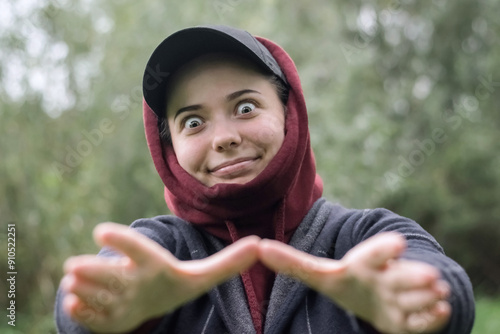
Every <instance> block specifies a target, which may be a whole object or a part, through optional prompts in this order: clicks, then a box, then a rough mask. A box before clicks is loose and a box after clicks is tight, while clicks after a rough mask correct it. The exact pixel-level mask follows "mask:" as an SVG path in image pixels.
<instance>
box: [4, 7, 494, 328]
mask: <svg viewBox="0 0 500 334" xmlns="http://www.w3.org/2000/svg"><path fill="white" fill-rule="evenodd" d="M499 5H500V2H499V1H497V0H434V1H431V0H429V1H418V0H390V1H372V0H363V1H361V0H358V1H349V0H316V1H306V0H198V1H174V0H170V1H167V0H164V1H136V0H120V1H117V0H114V1H113V0H111V1H97V0H81V1H72V0H45V1H40V0H0V131H1V140H0V222H1V231H0V237H1V245H2V251H1V253H0V273H1V274H0V276H1V280H0V291H1V295H0V306H1V307H0V309H2V310H3V311H2V312H0V313H1V314H0V315H1V316H0V319H1V323H0V332H2V333H23V334H24V333H55V329H54V325H53V319H52V312H53V303H54V296H55V292H56V289H57V286H58V284H59V280H60V278H61V276H62V269H61V268H62V264H63V261H64V260H65V259H66V258H67V257H69V256H71V255H76V254H81V253H95V252H97V251H98V248H97V247H96V246H95V245H94V243H93V241H92V236H91V233H92V229H93V227H94V226H95V225H96V224H98V223H100V222H103V221H115V222H119V223H123V224H130V223H131V222H132V221H134V220H135V219H137V218H140V217H148V216H155V215H158V214H165V213H168V209H167V207H166V205H165V203H164V200H163V190H162V184H161V181H160V179H159V177H158V176H157V174H156V172H155V170H154V167H153V165H152V162H151V161H150V157H149V152H148V150H147V147H146V142H145V139H144V135H143V127H142V115H141V102H142V91H141V82H142V75H143V70H144V67H145V64H146V61H147V59H148V57H149V55H150V54H151V52H152V51H153V49H154V48H155V47H156V46H157V44H159V42H160V41H162V40H163V39H164V38H165V37H166V36H167V35H169V34H170V33H172V32H174V31H176V30H178V29H180V28H183V27H187V26H192V25H198V24H205V23H221V24H229V25H234V26H237V27H240V28H243V29H246V30H248V31H250V32H251V33H253V34H256V35H261V36H265V37H267V38H270V39H271V40H274V41H276V42H277V43H279V44H280V45H282V46H283V47H284V48H285V49H286V50H287V51H288V52H289V53H290V55H291V56H292V58H293V59H294V60H295V62H296V65H297V67H298V70H299V72H300V75H301V78H302V82H303V88H304V91H305V95H306V102H307V105H308V110H309V115H310V131H311V137H312V144H313V148H314V150H315V152H316V158H317V165H318V171H319V173H320V174H321V176H322V177H323V180H324V183H325V192H324V195H325V196H326V197H327V198H328V199H330V200H332V201H336V202H340V203H341V204H343V205H344V206H347V207H355V208H365V207H387V208H389V209H391V210H393V211H395V212H397V213H399V214H401V215H404V216H408V217H411V218H413V219H415V220H416V221H417V222H419V223H421V224H422V225H423V226H424V227H425V228H426V229H428V230H429V231H430V232H431V233H432V234H433V235H434V236H435V237H436V238H437V240H438V241H439V242H440V243H441V244H442V245H443V246H444V248H445V250H446V252H447V254H448V255H449V256H451V257H452V258H454V259H456V260H457V261H458V262H459V263H460V264H461V265H463V266H464V267H465V268H466V270H467V272H468V273H469V275H470V277H471V279H472V281H473V284H474V288H475V293H476V296H477V301H478V305H477V306H478V309H477V322H476V327H475V331H474V333H477V334H485V333H486V334H487V333H498V330H499V329H500V317H499V314H500V242H499V240H500V205H499V203H500V131H499V130H500V117H499V115H498V106H499V105H500V70H499V69H500V35H499V34H500V21H499V20H498V13H499V9H500V6H499ZM9 223H14V224H16V237H17V244H16V245H17V255H16V269H17V272H18V275H17V282H16V284H17V287H16V311H17V317H16V327H15V328H12V327H10V326H8V325H7V320H8V319H7V318H6V316H5V314H6V309H5V308H6V303H7V294H6V292H5V291H6V288H7V286H6V279H5V274H6V272H7V271H9V270H8V268H7V251H6V244H7V242H6V241H7V240H6V239H7V238H6V234H7V224H9ZM4 245H5V246H4ZM4 313H5V314H4Z"/></svg>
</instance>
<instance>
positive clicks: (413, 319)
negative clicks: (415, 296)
mask: <svg viewBox="0 0 500 334" xmlns="http://www.w3.org/2000/svg"><path fill="white" fill-rule="evenodd" d="M450 315H451V305H450V304H449V303H448V302H445V301H440V302H438V303H436V305H435V306H434V307H432V308H431V309H430V310H428V311H423V312H418V313H412V314H410V315H409V316H408V318H407V329H408V331H409V332H412V333H424V332H425V333H429V332H432V333H434V332H437V331H439V330H441V329H443V328H444V326H446V324H447V323H448V321H449V319H450Z"/></svg>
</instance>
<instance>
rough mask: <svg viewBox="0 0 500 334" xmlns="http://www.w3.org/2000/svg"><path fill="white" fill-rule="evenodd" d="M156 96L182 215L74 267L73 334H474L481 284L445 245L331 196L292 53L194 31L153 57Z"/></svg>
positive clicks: (102, 231)
mask: <svg viewBox="0 0 500 334" xmlns="http://www.w3.org/2000/svg"><path fill="white" fill-rule="evenodd" d="M143 91H144V98H145V101H144V121H145V130H146V137H147V141H148V146H149V149H150V151H151V155H152V158H153V161H154V163H155V166H156V169H157V171H158V173H159V175H160V177H161V179H162V181H163V183H164V185H165V199H166V202H167V204H168V206H169V208H170V209H171V210H172V212H173V213H174V214H175V216H159V217H155V218H152V219H141V220H138V221H136V222H134V223H133V224H132V225H131V227H132V228H131V229H129V228H126V227H124V226H120V225H117V224H110V223H108V224H102V225H100V226H98V227H97V228H96V230H95V238H96V241H97V242H98V243H99V244H100V245H102V246H105V248H104V249H103V251H101V256H99V257H96V256H92V255H83V256H79V257H74V258H71V259H69V260H68V261H67V262H66V264H65V272H66V275H65V277H64V278H63V281H62V283H61V289H60V292H59V294H58V300H57V305H56V320H57V325H58V328H59V329H60V330H61V331H62V332H71V333H87V332H88V331H89V330H92V331H93V332H97V333H101V332H102V333H104V332H113V333H123V332H134V331H135V332H144V333H226V332H229V333H331V332H339V333H363V332H377V331H380V332H384V333H432V332H437V331H442V332H443V333H453V334H456V333H469V332H470V330H471V328H472V323H473V319H474V302H473V295H472V288H471V285H470V281H469V279H468V277H467V275H466V274H465V272H464V271H463V269H462V268H461V267H460V266H459V265H457V264H456V263H455V262H454V261H453V260H451V259H449V258H448V257H446V256H445V255H444V253H443V251H442V249H441V247H440V246H439V244H438V243H437V242H436V241H435V240H434V238H433V237H432V236H430V235H429V234H428V233H427V232H425V231H424V230H423V229H422V228H421V227H420V226H419V225H418V224H416V223H415V222H413V221H411V220H409V219H407V218H404V217H400V216H398V215H396V214H394V213H392V212H390V211H387V210H384V209H375V210H348V209H345V208H343V207H341V206H339V205H333V204H331V203H328V202H327V201H325V200H324V199H322V198H321V193H322V182H321V179H320V177H319V176H318V175H317V174H316V170H315V163H314V156H313V153H312V151H311V147H310V141H309V132H308V126H307V111H306V106H305V102H304V97H303V95H302V89H301V86H300V80H299V77H298V74H297V70H296V68H295V66H294V64H293V61H292V60H291V59H290V58H289V56H288V55H287V54H286V52H285V51H284V50H283V49H281V48H280V47H279V46H277V45H276V44H274V43H273V42H271V41H269V40H266V39H264V38H258V37H257V38H256V37H254V36H252V35H250V34H249V33H247V32H244V31H241V30H239V29H234V28H231V27H225V26H207V27H194V28H188V29H184V30H181V31H179V32H177V33H174V34H173V35H171V36H169V37H168V38H167V39H166V40H164V41H163V42H162V43H161V44H160V45H159V46H158V47H157V49H156V50H155V51H154V52H153V54H152V56H151V58H150V60H149V62H148V64H147V66H146V71H145V74H144V81H143ZM263 239H265V240H263ZM190 260H191V261H190ZM275 272H278V273H279V274H278V275H276V274H275ZM238 273H239V274H240V275H238Z"/></svg>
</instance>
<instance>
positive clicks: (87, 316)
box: [62, 293, 108, 326]
mask: <svg viewBox="0 0 500 334" xmlns="http://www.w3.org/2000/svg"><path fill="white" fill-rule="evenodd" d="M62 307H63V310H64V312H66V314H68V315H69V316H70V317H71V318H72V319H73V320H75V321H77V322H79V323H81V324H84V325H86V326H92V325H96V324H104V323H106V319H107V315H108V314H107V312H106V311H104V310H101V311H99V310H97V309H96V308H95V307H93V306H91V305H89V304H87V303H85V302H83V301H82V300H81V299H80V298H79V297H78V296H76V295H74V294H70V293H69V294H66V295H65V296H64V299H63V305H62Z"/></svg>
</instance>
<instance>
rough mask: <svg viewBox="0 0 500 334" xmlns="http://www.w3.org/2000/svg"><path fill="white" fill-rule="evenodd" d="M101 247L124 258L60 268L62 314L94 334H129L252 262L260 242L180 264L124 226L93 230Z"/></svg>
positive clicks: (71, 262) (78, 261) (79, 260)
mask: <svg viewBox="0 0 500 334" xmlns="http://www.w3.org/2000/svg"><path fill="white" fill-rule="evenodd" d="M94 239H95V241H96V243H97V244H99V245H100V246H107V247H110V248H112V249H114V250H116V251H118V252H120V253H122V254H123V255H124V256H123V257H118V258H117V257H114V258H106V257H98V256H95V255H81V256H75V257H72V258H69V259H68V260H67V261H66V262H65V264H64V271H65V276H64V277H63V280H62V282H61V287H62V289H63V290H64V291H65V292H66V295H65V296H64V300H63V309H64V310H65V312H67V313H68V314H69V315H70V316H71V317H72V318H73V319H74V320H76V321H78V322H80V323H81V324H83V325H84V326H86V327H88V328H89V329H91V330H92V331H94V332H97V333H122V332H128V331H131V330H133V329H135V328H136V327H138V326H139V325H140V324H142V323H143V322H145V321H146V320H148V319H151V318H154V317H158V316H161V315H163V314H166V313H168V312H171V311H173V310H175V309H176V308H178V307H179V306H181V305H183V304H185V303H187V302H188V301H190V300H193V299H195V298H197V297H199V296H200V295H202V294H204V293H205V292H207V291H209V290H210V289H211V288H212V287H214V286H216V285H218V284H220V283H222V282H224V281H226V280H227V279H229V278H230V277H232V276H234V275H237V274H238V273H240V272H242V271H244V270H246V269H247V268H249V267H250V266H251V265H252V264H254V263H255V262H256V261H257V257H258V245H259V238H258V237H255V236H251V237H247V238H243V239H241V240H239V241H237V242H235V243H234V244H232V245H230V246H228V247H226V248H224V249H223V250H222V251H220V252H218V253H216V254H214V255H212V256H210V257H208V258H206V259H203V260H192V261H179V260H178V259H176V258H175V257H174V256H173V255H172V254H171V253H170V252H168V251H167V250H166V249H164V248H163V247H162V246H160V245H159V244H157V243H156V242H154V241H152V240H150V239H149V238H147V237H146V236H144V235H142V234H140V233H138V232H136V231H134V230H133V229H130V228H129V227H127V226H124V225H120V224H115V223H103V224H100V225H98V226H97V227H96V228H95V229H94Z"/></svg>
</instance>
